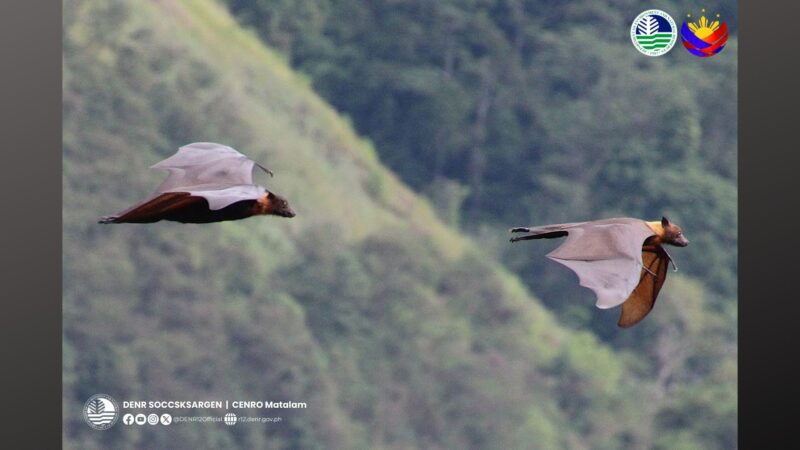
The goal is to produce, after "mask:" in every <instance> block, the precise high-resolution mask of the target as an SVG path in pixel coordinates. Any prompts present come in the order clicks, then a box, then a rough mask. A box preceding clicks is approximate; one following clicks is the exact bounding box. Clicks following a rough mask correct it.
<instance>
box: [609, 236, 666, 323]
mask: <svg viewBox="0 0 800 450" xmlns="http://www.w3.org/2000/svg"><path fill="white" fill-rule="evenodd" d="M642 265H643V266H644V268H643V269H642V275H641V279H640V281H639V285H638V286H636V289H634V290H633V292H632V293H631V296H630V297H628V299H627V300H625V303H623V304H622V313H621V314H620V316H619V322H617V325H619V326H620V327H622V328H628V327H630V326H633V325H636V324H637V323H639V321H641V320H642V319H644V317H645V316H646V315H647V314H648V313H649V312H650V310H652V309H653V305H654V304H655V303H656V298H657V297H658V293H659V292H660V291H661V286H663V285H664V281H665V280H666V279H667V272H668V270H667V267H668V266H669V255H668V254H667V252H666V251H664V248H663V247H661V246H660V245H655V246H652V247H650V248H648V246H645V248H644V249H643V250H642ZM645 268H646V269H647V270H645Z"/></svg>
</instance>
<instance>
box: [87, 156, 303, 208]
mask: <svg viewBox="0 0 800 450" xmlns="http://www.w3.org/2000/svg"><path fill="white" fill-rule="evenodd" d="M255 166H258V167H259V168H261V169H262V170H264V171H265V172H267V173H268V174H270V175H272V172H271V171H270V170H269V169H266V168H265V167H264V166H262V165H260V164H258V163H256V162H255V161H253V160H252V159H250V158H248V157H247V156H245V155H243V154H241V153H239V152H238V151H236V150H234V149H233V148H231V147H228V146H225V145H221V144H215V143H212V142H197V143H194V144H189V145H186V146H183V147H181V148H180V149H178V152H177V153H175V154H174V155H172V156H170V157H169V158H167V159H165V160H163V161H161V162H159V163H157V164H155V165H153V166H151V167H152V168H154V169H166V170H167V171H169V175H168V176H167V178H166V179H165V180H164V181H163V182H162V183H161V184H160V185H159V186H158V188H156V191H155V193H153V195H151V196H150V197H148V198H147V199H145V200H144V201H142V202H140V203H137V204H135V205H133V206H131V207H130V208H127V209H125V210H123V211H122V212H120V213H118V214H116V215H113V216H104V217H101V218H100V219H99V223H153V222H158V221H160V220H171V221H175V222H182V223H211V222H222V221H226V220H239V219H245V218H247V217H250V216H258V215H274V216H280V217H294V216H295V212H294V211H293V210H292V208H291V207H290V206H289V202H288V201H287V200H286V199H285V198H283V197H281V196H280V195H278V194H275V193H273V192H270V191H268V190H267V189H266V188H264V187H262V186H257V185H255V184H253V167H255Z"/></svg>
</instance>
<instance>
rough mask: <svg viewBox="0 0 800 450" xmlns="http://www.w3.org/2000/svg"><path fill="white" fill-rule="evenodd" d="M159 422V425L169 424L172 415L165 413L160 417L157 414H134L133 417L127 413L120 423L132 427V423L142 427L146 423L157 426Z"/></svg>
mask: <svg viewBox="0 0 800 450" xmlns="http://www.w3.org/2000/svg"><path fill="white" fill-rule="evenodd" d="M159 422H161V425H169V424H171V423H172V415H170V414H166V413H165V414H162V415H161V416H160V417H159V415H158V414H149V415H147V416H145V415H144V414H136V415H135V416H134V415H133V414H130V413H128V414H125V415H124V416H122V423H124V424H125V425H133V424H134V423H135V424H136V425H144V424H145V423H148V424H150V425H157V424H158V423H159Z"/></svg>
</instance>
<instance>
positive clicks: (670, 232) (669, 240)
mask: <svg viewBox="0 0 800 450" xmlns="http://www.w3.org/2000/svg"><path fill="white" fill-rule="evenodd" d="M646 223H647V226H649V227H650V229H651V230H653V233H655V236H653V237H651V238H650V239H648V240H647V242H646V244H652V245H662V244H670V245H675V246H677V247H684V246H685V245H686V244H685V242H686V239H685V238H684V236H683V230H681V227H679V226H677V225H675V224H674V223H672V222H670V221H669V220H667V219H666V218H662V219H661V220H654V221H652V222H646Z"/></svg>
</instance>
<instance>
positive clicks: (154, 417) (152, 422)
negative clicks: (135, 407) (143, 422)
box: [147, 414, 158, 425]
mask: <svg viewBox="0 0 800 450" xmlns="http://www.w3.org/2000/svg"><path fill="white" fill-rule="evenodd" d="M147 423H149V424H150V425H156V424H158V414H150V415H149V416H147Z"/></svg>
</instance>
